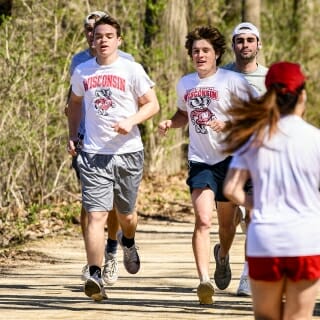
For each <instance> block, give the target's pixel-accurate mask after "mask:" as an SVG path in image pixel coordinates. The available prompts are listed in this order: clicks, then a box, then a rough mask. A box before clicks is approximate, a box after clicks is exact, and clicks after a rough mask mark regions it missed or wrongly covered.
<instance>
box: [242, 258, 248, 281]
mask: <svg viewBox="0 0 320 320" xmlns="http://www.w3.org/2000/svg"><path fill="white" fill-rule="evenodd" d="M248 275H249V266H248V262H247V261H245V262H244V264H243V270H242V274H241V277H242V276H246V277H247V276H248Z"/></svg>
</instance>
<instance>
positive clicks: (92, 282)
mask: <svg viewBox="0 0 320 320" xmlns="http://www.w3.org/2000/svg"><path fill="white" fill-rule="evenodd" d="M84 293H85V294H86V295H87V296H88V297H89V298H92V299H93V300H94V301H101V300H103V299H108V296H107V294H106V292H105V290H104V287H103V282H102V279H101V278H100V277H99V276H98V273H97V272H96V273H95V274H94V275H92V276H90V278H89V279H87V280H86V282H85V283H84Z"/></svg>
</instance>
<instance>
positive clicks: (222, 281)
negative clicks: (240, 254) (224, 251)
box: [213, 243, 231, 290]
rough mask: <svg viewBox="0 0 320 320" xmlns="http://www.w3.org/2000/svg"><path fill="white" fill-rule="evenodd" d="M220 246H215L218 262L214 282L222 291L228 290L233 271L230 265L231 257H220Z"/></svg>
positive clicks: (214, 250) (214, 251) (214, 252)
mask: <svg viewBox="0 0 320 320" xmlns="http://www.w3.org/2000/svg"><path fill="white" fill-rule="evenodd" d="M219 250H220V244H219V243H217V244H216V245H215V246H214V249H213V254H214V258H215V260H216V270H215V272H214V282H215V283H216V285H217V287H218V288H219V289H220V290H224V289H226V288H227V287H228V286H229V284H230V281H231V269H230V264H229V255H227V256H226V257H225V258H223V259H222V258H220V257H219Z"/></svg>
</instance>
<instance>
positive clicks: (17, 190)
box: [0, 0, 320, 222]
mask: <svg viewBox="0 0 320 320" xmlns="http://www.w3.org/2000/svg"><path fill="white" fill-rule="evenodd" d="M92 3H94V5H95V6H93V4H92ZM232 3H234V1H224V0H219V1H214V0H205V1H203V0H194V1H182V0H168V1H165V0H158V1H156V0H137V1H127V0H110V1H108V3H107V4H106V3H105V1H102V0H97V1H84V0H77V1H71V2H70V1H67V0H58V1H49V0H43V1H33V0H27V1H22V0H18V1H14V6H13V14H12V17H5V16H1V18H0V21H1V24H0V62H1V63H0V72H1V76H2V79H1V80H2V81H1V84H0V99H1V101H2V104H1V108H0V157H1V169H2V170H1V172H2V175H1V177H0V179H1V180H0V208H3V210H2V211H1V221H7V220H8V219H9V218H10V221H11V218H12V215H14V216H15V218H16V221H20V220H19V219H20V214H21V212H24V210H26V208H29V209H28V211H29V215H28V219H27V220H29V222H36V220H37V217H36V212H39V211H41V208H43V207H44V206H46V205H50V204H52V203H55V202H59V201H64V200H65V201H69V202H71V201H73V199H74V194H75V193H77V192H78V191H79V186H78V182H77V180H76V178H75V175H74V172H73V171H72V170H70V162H71V159H70V156H69V155H68V154H67V153H66V149H65V145H66V140H67V139H66V138H67V126H66V123H67V122H66V118H65V116H64V107H65V103H66V96H67V90H68V87H69V71H68V70H69V64H70V61H71V57H72V55H73V54H74V53H76V52H78V51H79V50H82V49H83V48H85V47H86V43H85V39H84V36H83V33H82V21H83V18H84V16H85V15H86V13H87V12H88V11H90V10H106V11H108V12H109V13H111V14H112V15H114V16H115V17H117V18H118V20H119V21H120V23H121V25H122V29H123V37H124V43H123V46H122V49H123V50H126V51H128V52H130V53H132V54H133V55H134V56H135V58H136V60H137V61H138V62H140V63H142V64H143V66H144V67H145V68H146V70H147V71H148V73H149V74H150V77H151V78H152V80H154V81H155V83H156V92H157V95H158V98H159V101H160V104H161V111H160V113H159V114H158V115H157V116H156V117H154V118H153V119H152V120H149V121H148V122H147V123H145V124H144V125H142V132H143V139H144V142H145V146H146V159H147V166H146V170H147V171H148V170H149V171H158V172H159V171H160V172H166V170H168V168H169V167H170V166H172V171H174V170H179V168H181V166H182V165H185V154H184V150H183V149H184V148H185V146H186V144H187V143H188V141H187V138H186V136H185V135H184V133H183V131H179V130H176V132H170V133H169V137H168V139H160V138H159V136H158V134H157V124H158V122H159V121H160V119H165V118H168V117H170V116H171V115H172V114H173V113H174V112H175V110H176V96H175V86H176V82H177V80H178V79H179V78H180V76H181V75H183V74H184V73H186V72H189V71H190V70H191V69H192V68H191V65H190V61H189V59H188V57H187V54H186V50H185V48H184V41H185V36H186V33H187V31H189V30H191V29H193V28H194V27H195V26H198V25H207V24H211V25H214V26H217V27H218V28H219V29H220V30H221V31H222V32H223V33H224V34H225V36H226V40H227V43H230V42H231V39H230V38H229V37H231V32H232V30H233V28H234V26H235V24H237V23H239V22H240V17H241V12H240V11H241V5H239V3H240V2H237V3H238V5H237V6H236V7H234V6H232ZM293 4H296V5H295V6H294V5H293ZM177 8H178V9H177ZM176 10H177V11H176ZM319 11H320V5H319V4H318V3H317V2H316V1H307V0H303V1H294V2H292V1H289V0H281V1H277V2H276V3H275V2H274V1H271V0H268V1H265V2H263V6H262V12H261V34H262V41H263V48H264V49H263V53H264V56H265V60H266V65H269V64H271V63H272V62H274V61H277V60H291V61H297V62H300V63H301V64H302V65H303V67H304V69H305V70H306V73H307V75H308V77H309V78H308V84H307V90H308V101H309V109H308V110H307V118H308V120H310V121H312V122H313V123H314V124H316V125H318V126H319V124H320V120H319V119H320V117H319V111H318V107H317V101H318V100H319V94H320V93H319V90H318V78H319V71H318V69H319V68H318V61H319V60H318V59H319V53H318V51H319V49H318V43H319V33H318V32H316V30H318V29H319V27H320V26H319V24H320V20H319V19H318V18H317V17H319V16H320V12H319ZM229 41H230V42H229ZM232 59H233V56H232V51H231V48H230V47H229V49H228V52H227V53H226V55H225V57H224V61H223V62H224V63H227V62H229V61H230V60H232ZM170 154H171V156H172V158H171V159H169V158H168V157H169V156H170ZM179 161H180V163H179V164H177V165H176V166H175V164H176V163H178V162H179ZM4 211H6V213H4ZM66 214H67V213H66ZM72 216H73V213H72V214H71V215H70V217H72ZM67 217H68V214H67ZM70 217H69V218H67V219H71V218H70ZM7 218H8V219H7Z"/></svg>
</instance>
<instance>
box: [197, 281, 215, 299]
mask: <svg viewBox="0 0 320 320" xmlns="http://www.w3.org/2000/svg"><path fill="white" fill-rule="evenodd" d="M197 295H198V298H199V303H200V304H213V299H212V296H213V295H214V288H213V285H212V283H211V282H210V281H204V282H200V284H199V286H198V288H197Z"/></svg>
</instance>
